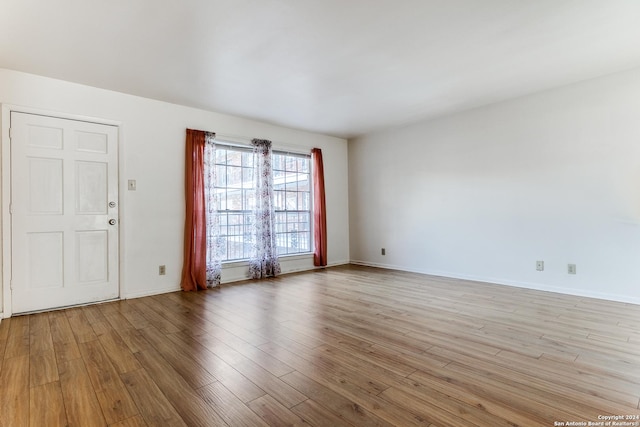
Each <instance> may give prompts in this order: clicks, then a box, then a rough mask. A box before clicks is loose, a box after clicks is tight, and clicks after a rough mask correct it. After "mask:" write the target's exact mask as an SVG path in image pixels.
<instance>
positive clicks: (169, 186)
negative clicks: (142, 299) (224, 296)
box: [0, 69, 349, 311]
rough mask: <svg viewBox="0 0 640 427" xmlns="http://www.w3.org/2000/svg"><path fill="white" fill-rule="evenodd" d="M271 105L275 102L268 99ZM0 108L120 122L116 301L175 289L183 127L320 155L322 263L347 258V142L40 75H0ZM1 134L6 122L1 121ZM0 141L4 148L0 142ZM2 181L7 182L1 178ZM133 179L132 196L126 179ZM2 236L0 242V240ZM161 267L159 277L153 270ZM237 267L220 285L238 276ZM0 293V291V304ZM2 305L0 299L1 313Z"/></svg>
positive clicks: (294, 263)
mask: <svg viewBox="0 0 640 427" xmlns="http://www.w3.org/2000/svg"><path fill="white" fill-rule="evenodd" d="M274 102H278V100H274ZM0 103H3V104H10V105H17V106H23V107H28V108H35V109H41V110H47V111H50V112H51V113H52V114H57V113H63V114H70V115H81V116H89V117H95V118H101V119H108V120H114V121H118V122H120V123H121V131H122V133H121V135H120V207H121V211H120V212H121V218H120V225H121V230H120V232H121V260H122V265H121V267H122V268H121V285H122V296H123V297H134V296H141V295H146V294H153V293H159V292H165V291H170V290H177V289H179V283H180V273H181V269H182V239H183V237H182V236H183V227H184V140H185V129H186V128H194V129H202V130H209V131H213V132H216V133H218V134H224V135H234V136H240V137H244V138H254V137H257V138H266V139H270V140H272V141H273V143H274V148H276V149H278V148H285V149H295V150H297V151H309V150H310V149H311V148H313V147H319V148H321V149H322V153H323V158H324V162H325V164H324V167H325V174H326V178H325V185H326V197H327V228H328V261H329V264H330V265H335V264H342V263H346V262H348V260H349V242H348V239H347V237H346V236H348V235H349V226H348V192H347V186H346V182H347V142H346V141H345V140H343V139H339V138H333V137H329V136H324V135H319V134H313V133H308V132H302V131H298V130H292V129H287V128H283V127H278V126H273V125H269V124H265V123H260V122H256V121H252V120H247V119H242V118H239V117H234V116H229V115H223V114H216V113H212V112H207V111H203V110H198V109H194V108H187V107H183V106H179V105H174V104H169V103H165V102H159V101H155V100H150V99H145V98H140V97H135V96H131V95H126V94H122V93H117V92H111V91H106V90H101V89H96V88H92V87H88V86H83V85H79V84H73V83H68V82H64V81H59V80H53V79H48V78H44V77H39V76H34V75H29V74H24V73H18V72H14V71H9V70H4V69H0ZM2 126H3V135H6V134H7V133H6V128H7V127H8V123H4V122H3V123H2ZM6 142H7V141H6V138H5V139H3V144H4V143H6ZM2 179H3V182H5V183H6V180H8V179H9V175H8V171H6V170H3V172H2ZM128 179H136V180H137V191H127V189H126V181H127V180H128ZM6 238H8V236H3V239H6ZM160 264H165V265H166V266H167V274H166V276H159V275H158V265H160ZM282 268H283V271H284V272H287V271H293V270H300V269H305V268H313V263H312V260H311V259H310V257H306V258H303V259H300V257H297V258H296V259H293V260H291V261H290V262H288V261H286V260H283V262H282ZM243 277H245V276H244V272H243V269H238V268H231V269H229V270H228V271H225V272H223V280H225V281H230V280H237V279H240V278H243ZM2 294H3V292H1V291H0V298H1V296H2ZM2 307H3V303H2V301H0V311H2Z"/></svg>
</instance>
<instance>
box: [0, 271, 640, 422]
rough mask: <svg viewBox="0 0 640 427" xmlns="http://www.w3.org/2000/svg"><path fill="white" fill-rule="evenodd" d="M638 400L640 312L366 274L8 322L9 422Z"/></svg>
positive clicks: (384, 416)
mask: <svg viewBox="0 0 640 427" xmlns="http://www.w3.org/2000/svg"><path fill="white" fill-rule="evenodd" d="M639 399H640V306H637V305H630V304H622V303H613V302H607V301H601V300H594V299H587V298H578V297H572V296H566V295H558V294H552V293H545V292H537V291H531V290H524V289H517V288H510V287H505V286H494V285H487V284H481V283H473V282H465V281H461V280H453V279H444V278H436V277H429V276H423V275H418V274H411V273H403V272H397V271H389V270H379V269H373V268H365V267H356V266H345V267H336V268H330V269H327V270H324V271H317V272H311V273H303V274H292V275H286V276H281V277H279V278H277V279H273V280H267V281H261V282H247V283H242V284H238V285H233V286H223V287H221V288H220V289H216V290H211V291H206V292H198V293H183V292H175V293H171V294H165V295H160V296H154V297H147V298H140V299H134V300H128V301H119V302H113V303H107V304H102V305H94V306H90V307H82V308H73V309H68V310H63V311H55V312H50V313H41V314H34V315H30V316H20V317H14V318H11V319H5V320H4V321H3V322H2V323H0V425H1V426H2V427H19V426H27V425H30V426H38V427H40V426H47V427H49V426H58V425H70V426H81V427H87V426H94V425H95V426H104V425H111V426H144V425H149V426H151V425H154V426H155V425H157V426H184V425H187V426H226V425H229V426H232V427H235V426H265V425H272V426H281V425H282V426H284V425H296V426H298V425H305V426H306V425H312V426H332V427H334V426H358V427H359V426H392V425H393V426H403V427H404V426H430V425H433V426H466V425H478V426H506V425H511V426H513V425H520V426H527V427H528V426H545V427H548V426H553V425H554V422H558V423H560V422H567V421H584V422H589V421H591V422H596V421H599V419H598V417H599V416H606V415H640V409H638V408H639V407H638V404H639ZM636 421H637V420H636ZM555 425H560V424H555Z"/></svg>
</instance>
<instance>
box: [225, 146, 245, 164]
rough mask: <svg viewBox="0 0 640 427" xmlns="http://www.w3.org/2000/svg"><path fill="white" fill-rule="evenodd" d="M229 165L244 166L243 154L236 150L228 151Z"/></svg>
mask: <svg viewBox="0 0 640 427" xmlns="http://www.w3.org/2000/svg"><path fill="white" fill-rule="evenodd" d="M227 164H228V165H233V166H242V152H240V151H235V150H229V151H227Z"/></svg>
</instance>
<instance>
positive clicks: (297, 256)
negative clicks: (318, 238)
mask: <svg viewBox="0 0 640 427" xmlns="http://www.w3.org/2000/svg"><path fill="white" fill-rule="evenodd" d="M278 258H279V259H280V261H281V262H282V261H297V260H304V259H310V258H313V252H305V253H301V254H292V255H280V256H279V257H278ZM248 266H249V261H247V260H246V259H243V260H238V261H223V262H222V268H238V267H248Z"/></svg>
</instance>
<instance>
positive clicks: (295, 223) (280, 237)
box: [214, 144, 311, 261]
mask: <svg viewBox="0 0 640 427" xmlns="http://www.w3.org/2000/svg"><path fill="white" fill-rule="evenodd" d="M272 164H273V176H274V193H275V194H274V199H275V200H274V204H275V206H274V207H275V213H276V218H275V228H276V243H277V246H278V254H279V255H289V254H296V253H306V252H309V251H310V250H311V191H310V156H305V155H295V154H294V155H292V154H288V153H282V152H277V151H274V152H273V154H272ZM253 166H254V165H253V153H252V151H251V149H248V148H240V147H232V146H225V145H222V144H218V145H216V155H215V166H214V167H215V168H216V182H215V192H216V196H217V212H218V213H217V215H218V219H219V221H218V224H219V235H220V237H221V238H222V239H223V240H224V241H225V245H224V248H225V253H223V259H222V260H223V261H238V260H243V259H248V258H249V257H250V254H251V245H252V243H253V238H252V234H251V226H252V220H253V216H252V215H251V210H252V208H253V207H254V204H255V198H254V195H253V190H254V187H253V173H254V169H253Z"/></svg>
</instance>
